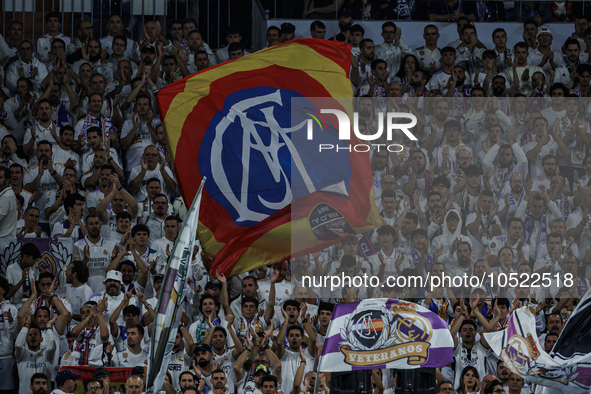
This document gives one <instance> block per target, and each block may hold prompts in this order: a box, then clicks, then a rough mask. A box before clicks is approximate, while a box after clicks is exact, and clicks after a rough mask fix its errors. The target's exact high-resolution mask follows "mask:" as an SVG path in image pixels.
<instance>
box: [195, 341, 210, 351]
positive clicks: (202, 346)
mask: <svg viewBox="0 0 591 394" xmlns="http://www.w3.org/2000/svg"><path fill="white" fill-rule="evenodd" d="M198 351H201V352H209V353H212V351H211V348H210V347H209V346H207V345H206V344H204V343H202V344H200V345H198V346H197V347H196V348H195V350H194V351H193V353H196V352H198Z"/></svg>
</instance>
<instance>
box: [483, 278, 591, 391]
mask: <svg viewBox="0 0 591 394" xmlns="http://www.w3.org/2000/svg"><path fill="white" fill-rule="evenodd" d="M484 337H485V339H486V340H487V342H488V343H489V345H490V346H491V349H492V350H493V352H494V353H495V355H497V357H499V358H500V359H502V360H503V361H504V362H505V365H506V366H507V367H508V368H509V369H510V370H511V371H512V372H514V373H516V374H518V375H520V376H521V377H522V378H523V379H524V380H525V381H527V382H530V383H535V384H538V385H541V386H546V388H544V392H545V393H570V394H579V393H585V394H587V393H589V389H590V387H591V290H590V291H588V292H587V294H585V296H584V297H583V299H582V300H581V302H580V303H579V305H577V308H576V310H575V311H574V312H573V314H572V315H571V317H570V318H569V319H568V322H567V323H566V325H565V326H564V328H563V330H562V333H561V334H560V336H559V338H558V341H557V342H556V344H555V345H554V348H553V349H552V352H551V353H550V354H548V353H546V351H545V350H544V347H543V345H541V344H540V342H539V340H538V336H537V334H536V322H535V317H534V315H533V314H532V313H531V312H530V311H529V310H527V309H526V308H525V307H522V308H520V309H518V310H516V311H515V312H513V315H512V316H511V318H510V320H509V325H508V327H507V328H506V329H505V330H503V331H498V332H494V333H485V334H484Z"/></svg>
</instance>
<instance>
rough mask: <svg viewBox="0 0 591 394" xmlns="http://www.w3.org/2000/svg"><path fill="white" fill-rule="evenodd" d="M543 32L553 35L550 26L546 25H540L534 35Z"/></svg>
mask: <svg viewBox="0 0 591 394" xmlns="http://www.w3.org/2000/svg"><path fill="white" fill-rule="evenodd" d="M544 33H548V34H550V35H551V36H553V34H552V30H550V28H549V27H547V26H542V27H540V28H538V34H537V35H536V37H539V36H540V34H544Z"/></svg>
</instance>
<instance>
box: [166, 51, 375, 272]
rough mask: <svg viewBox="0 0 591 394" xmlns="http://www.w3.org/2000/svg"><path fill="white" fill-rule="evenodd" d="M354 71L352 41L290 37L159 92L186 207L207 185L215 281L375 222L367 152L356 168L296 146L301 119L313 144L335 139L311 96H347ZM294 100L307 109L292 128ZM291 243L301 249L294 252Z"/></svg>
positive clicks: (344, 157)
mask: <svg viewBox="0 0 591 394" xmlns="http://www.w3.org/2000/svg"><path fill="white" fill-rule="evenodd" d="M350 64H351V48H350V46H349V45H348V44H345V43H339V42H331V41H326V40H314V39H301V40H294V41H290V42H288V43H284V44H281V45H277V46H275V47H272V48H268V49H265V50H262V51H260V52H257V53H255V54H252V55H249V56H246V57H243V58H240V59H236V60H233V61H229V62H226V63H223V64H220V65H217V66H214V67H212V68H209V69H206V70H203V71H201V72H199V73H197V74H194V75H192V76H189V77H187V78H185V79H183V80H181V81H178V82H176V83H173V84H171V85H169V86H167V87H166V88H164V89H162V90H161V91H160V92H159V93H158V103H159V106H160V112H161V115H162V119H163V123H164V127H165V129H166V133H167V136H168V140H169V147H170V150H171V152H172V155H173V158H174V166H175V171H176V175H177V180H178V183H179V187H180V189H181V192H182V195H183V197H184V199H185V201H191V200H192V198H193V196H194V195H195V193H196V191H197V186H198V185H197V182H195V180H196V179H200V178H201V177H203V176H206V177H207V178H208V181H207V183H206V184H205V188H204V192H203V201H202V204H203V208H202V210H201V215H200V217H199V229H198V237H199V241H200V244H201V246H202V248H203V250H204V251H205V252H206V253H207V254H209V255H210V256H214V255H215V259H214V262H213V267H212V270H211V271H212V272H215V270H220V272H222V273H224V274H225V275H227V276H229V275H236V274H239V273H242V272H245V271H248V270H251V269H253V268H255V267H259V266H262V265H266V264H270V263H275V262H279V261H282V260H285V259H287V258H289V257H290V256H291V255H296V254H304V253H310V252H312V251H315V250H320V249H323V248H325V247H326V246H328V245H330V244H332V243H335V242H337V241H338V240H339V239H340V238H342V237H343V236H347V235H350V234H359V233H362V232H364V231H367V230H369V229H372V228H375V227H376V226H377V225H380V224H381V220H380V218H379V215H378V212H377V209H376V207H375V203H374V198H373V189H372V172H371V164H370V160H369V153H365V154H364V155H363V154H362V155H360V154H357V157H356V158H355V162H354V163H353V153H349V154H348V153H347V152H346V151H345V152H342V151H341V152H334V151H333V152H329V153H325V154H323V155H320V156H319V155H318V154H317V152H318V150H317V147H316V151H314V149H313V148H312V147H311V146H310V145H305V144H303V141H305V140H306V138H305V137H301V138H294V137H293V136H294V134H298V135H299V136H305V135H306V132H307V128H306V127H307V126H308V125H311V123H310V122H307V120H306V119H304V118H305V117H306V116H307V117H308V120H309V119H314V121H315V124H317V125H321V126H323V127H324V128H325V129H324V131H326V132H325V133H320V132H318V133H317V137H316V136H315V139H316V141H315V142H316V143H318V142H322V141H325V142H328V141H329V140H330V141H334V140H335V139H336V137H335V135H336V132H335V130H336V129H337V128H338V126H335V125H336V124H337V119H336V117H334V116H332V115H330V116H326V119H324V118H323V117H322V116H319V115H320V109H319V108H318V107H317V106H316V105H315V104H314V101H313V100H312V98H319V97H320V98H329V99H330V98H337V97H345V98H349V99H351V98H352V95H353V92H352V88H351V81H350V80H349V71H350V67H351V65H350ZM292 99H298V100H302V99H303V100H305V101H306V100H307V101H306V102H307V103H308V105H305V107H306V108H309V110H308V111H302V110H300V111H299V112H298V114H299V115H301V116H303V117H302V118H301V119H299V120H298V122H296V123H297V124H294V123H293V119H292V110H293V107H292V106H293V104H292V101H293V100H292ZM335 102H336V100H335ZM335 105H336V106H338V107H340V108H344V107H343V105H342V104H339V103H336V104H335ZM349 108H350V107H349ZM349 111H350V110H349ZM349 111H348V112H349ZM349 113H350V112H349ZM320 118H322V119H320ZM300 120H301V122H300ZM331 122H332V123H331ZM314 127H317V126H314ZM329 131H330V132H329ZM331 138H332V140H331ZM351 141H358V140H356V137H354V139H353V140H351ZM349 142H350V141H341V145H343V144H344V145H345V146H346V145H347V144H348V143H349ZM292 203H294V204H292ZM296 203H297V204H296ZM327 219H329V220H327ZM292 238H294V239H295V238H297V240H299V241H300V242H298V243H296V244H294V245H295V246H294V247H292V242H291V241H292Z"/></svg>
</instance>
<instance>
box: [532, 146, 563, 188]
mask: <svg viewBox="0 0 591 394" xmlns="http://www.w3.org/2000/svg"><path fill="white" fill-rule="evenodd" d="M542 168H543V170H544V174H543V175H542V176H538V177H536V178H534V179H533V182H534V183H533V186H532V190H533V191H534V192H541V191H542V189H543V188H544V189H546V190H547V191H548V194H552V190H551V189H552V188H551V186H552V181H553V178H555V177H556V176H557V175H558V176H560V174H558V173H557V171H558V160H557V159H556V156H554V155H553V154H549V155H546V156H544V158H543V159H542ZM567 182H568V180H565V186H566V187H567V190H570V185H568V183H567ZM560 194H561V193H560Z"/></svg>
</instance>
